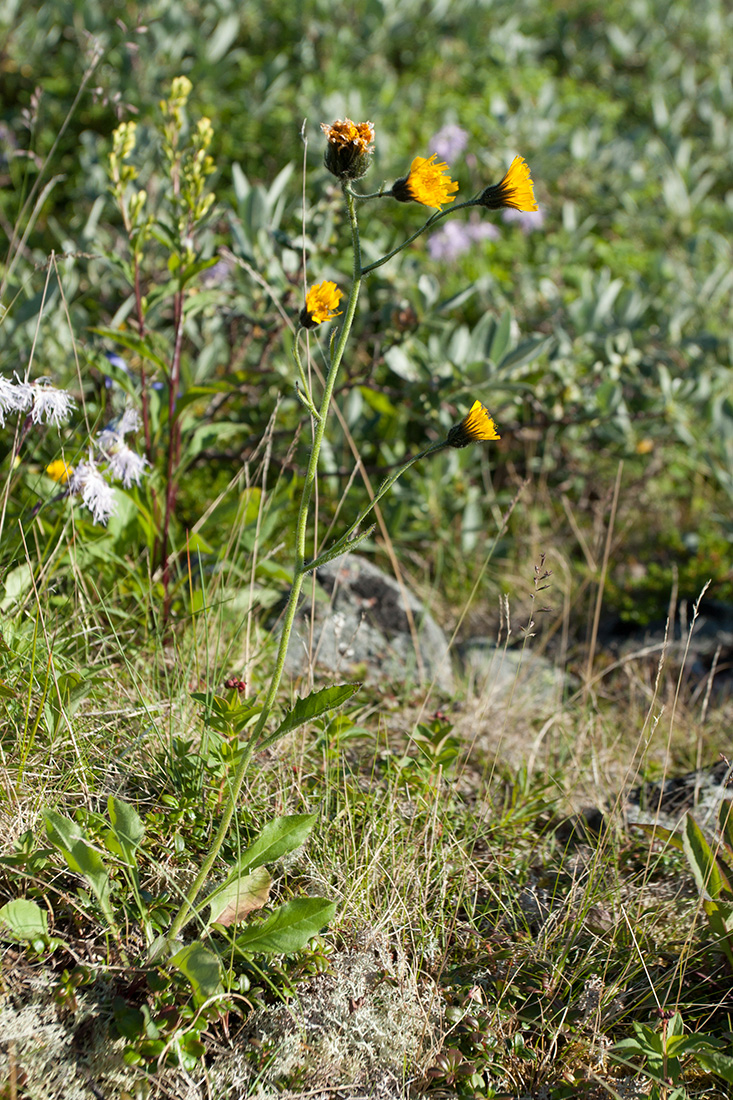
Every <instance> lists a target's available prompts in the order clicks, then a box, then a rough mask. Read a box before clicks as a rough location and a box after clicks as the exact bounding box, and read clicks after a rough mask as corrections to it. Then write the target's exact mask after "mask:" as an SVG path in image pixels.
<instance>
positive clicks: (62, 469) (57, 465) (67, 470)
mask: <svg viewBox="0 0 733 1100" xmlns="http://www.w3.org/2000/svg"><path fill="white" fill-rule="evenodd" d="M73 472H74V467H73V466H69V465H68V463H66V462H64V460H63V459H62V458H55V459H54V460H53V462H49V464H48V466H47V467H46V473H47V474H48V476H49V477H50V478H53V480H54V481H58V482H60V484H61V485H65V484H66V482H67V481H68V480H69V478H70V477H71V475H72V474H73Z"/></svg>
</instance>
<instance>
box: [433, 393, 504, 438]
mask: <svg viewBox="0 0 733 1100" xmlns="http://www.w3.org/2000/svg"><path fill="white" fill-rule="evenodd" d="M484 439H501V436H500V435H499V433H498V432H497V430H496V424H495V423H494V421H493V419H492V417H491V414H490V413H489V410H488V409H487V408H486V406H485V405H482V404H481V402H480V401H474V403H473V405H471V408H470V409H469V411H468V412H467V413H466V415H465V416H464V418H463V420H462V421H461V422H460V424H454V425H453V427H452V428H451V430H450V431H449V432H448V435H447V437H446V443H447V444H448V446H449V447H468V445H469V443H480V442H482V440H484Z"/></svg>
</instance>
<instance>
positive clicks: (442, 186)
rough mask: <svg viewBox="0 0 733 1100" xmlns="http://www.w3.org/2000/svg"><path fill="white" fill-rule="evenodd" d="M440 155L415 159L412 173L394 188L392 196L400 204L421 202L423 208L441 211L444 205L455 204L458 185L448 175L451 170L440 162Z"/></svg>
mask: <svg viewBox="0 0 733 1100" xmlns="http://www.w3.org/2000/svg"><path fill="white" fill-rule="evenodd" d="M436 161H438V154H437V153H433V155H432V157H428V158H427V159H426V158H425V157H415V159H414V160H413V162H412V164H411V166H410V171H409V173H408V174H407V175H406V176H403V178H402V179H399V180H397V182H396V183H395V184H394V185H393V187H392V192H391V193H392V195H393V196H394V198H396V199H397V200H398V201H399V202H420V203H422V205H423V206H432V207H433V208H434V209H435V210H440V209H441V208H442V206H443V203H447V202H453V201H454V198H455V192H456V191H457V190H458V184H457V183H454V182H453V180H452V179H451V178H450V176H449V175H447V174H446V173H447V172H450V168H449V167H448V165H447V164H446V163H445V161H438V163H437V164H436Z"/></svg>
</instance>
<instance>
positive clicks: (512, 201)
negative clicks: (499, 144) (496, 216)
mask: <svg viewBox="0 0 733 1100" xmlns="http://www.w3.org/2000/svg"><path fill="white" fill-rule="evenodd" d="M478 201H479V202H480V203H481V205H482V206H488V208H489V210H498V209H499V208H500V207H502V206H511V207H513V208H514V209H515V210H526V211H529V212H531V211H533V210H537V209H539V208H538V206H537V200H536V199H535V197H534V184H533V183H532V176H531V174H530V170H529V165H528V164H527V162H526V160H525V159H524V157H515V158H514V160H513V161H512V163H511V164H510V165H509V171H508V172H507V174H506V175H505V176H504V179H503V180H502V181H501V183H493V184H492V185H491V186H490V187H487V188H486V190H485V191H484V192H483V194H482V195H481V197H480V198H479V200H478Z"/></svg>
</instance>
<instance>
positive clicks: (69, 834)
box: [43, 810, 117, 933]
mask: <svg viewBox="0 0 733 1100" xmlns="http://www.w3.org/2000/svg"><path fill="white" fill-rule="evenodd" d="M43 818H44V821H45V824H46V834H47V836H48V839H49V840H50V841H51V843H52V844H53V845H54V847H56V848H58V849H59V851H60V852H61V854H62V855H63V857H64V859H65V860H66V863H67V865H68V867H69V869H70V870H71V871H75V872H76V873H77V874H79V875H83V876H84V878H85V879H86V880H87V882H88V883H89V885H90V886H91V888H92V890H93V891H94V894H95V896H96V898H97V901H98V902H99V905H100V908H101V910H102V912H103V913H104V915H105V917H106V918H107V921H108V923H109V926H110V928H111V929H113V931H114V932H115V933H116V932H117V925H116V923H115V918H114V913H113V912H112V906H111V904H110V894H109V872H108V871H107V868H106V867H105V865H104V862H103V860H102V857H101V855H100V854H99V852H98V851H97V849H96V848H94V847H93V846H92V845H91V844H90V843H89V841H88V840H87V838H86V837H85V836H84V834H83V833H82V831H81V829H80V827H79V826H78V825H77V823H76V822H75V821H71V820H70V819H69V818H68V817H63V816H62V815H61V814H58V813H56V811H55V810H46V811H45V812H44V815H43Z"/></svg>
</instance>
